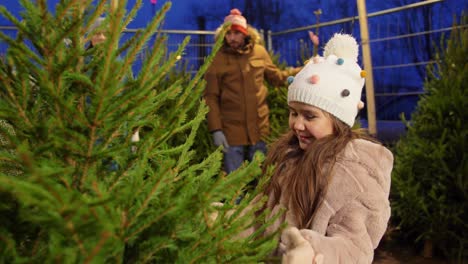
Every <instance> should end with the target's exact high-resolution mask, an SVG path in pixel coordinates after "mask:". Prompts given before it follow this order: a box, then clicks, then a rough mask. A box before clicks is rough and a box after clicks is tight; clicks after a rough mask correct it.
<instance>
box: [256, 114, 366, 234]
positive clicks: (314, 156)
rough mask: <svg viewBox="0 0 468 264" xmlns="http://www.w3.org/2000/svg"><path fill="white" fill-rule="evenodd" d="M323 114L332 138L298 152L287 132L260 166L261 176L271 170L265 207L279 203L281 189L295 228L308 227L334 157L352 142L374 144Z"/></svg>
mask: <svg viewBox="0 0 468 264" xmlns="http://www.w3.org/2000/svg"><path fill="white" fill-rule="evenodd" d="M323 113H324V114H325V115H326V116H327V118H331V120H332V124H333V134H332V135H329V136H327V137H325V138H322V139H318V140H314V141H313V142H312V143H311V144H310V145H309V147H308V148H307V149H306V150H302V149H301V148H300V147H299V142H298V139H297V137H296V136H295V134H294V132H293V131H290V132H288V133H286V134H285V135H283V136H282V137H281V138H280V139H279V140H278V141H277V142H276V143H275V144H273V145H272V147H271V148H270V149H269V151H268V154H267V157H266V160H265V163H264V166H263V169H264V172H265V173H266V170H267V169H268V168H269V167H270V166H271V165H274V166H275V168H274V170H273V174H272V176H271V180H270V182H269V184H267V185H266V187H265V189H264V194H265V195H273V203H270V204H269V206H270V207H273V206H274V205H276V204H278V203H279V202H280V197H281V195H282V193H281V190H282V188H281V186H283V189H284V192H285V194H288V197H286V199H287V200H286V201H288V204H289V205H290V206H291V207H290V208H288V210H290V212H291V213H292V214H293V215H294V217H295V219H296V221H297V225H298V228H310V227H311V224H312V221H313V218H314V214H315V212H316V211H317V208H318V207H319V206H320V204H321V202H322V199H323V197H324V195H325V193H326V191H327V188H328V183H329V182H330V175H331V171H332V169H333V166H334V164H335V162H336V157H337V154H338V153H340V152H341V151H342V150H343V149H344V148H345V146H346V144H348V142H350V141H351V140H353V139H356V138H365V139H368V140H371V141H375V140H374V139H373V138H372V137H370V136H368V135H366V134H365V133H364V132H363V130H352V129H351V128H350V127H349V126H348V125H346V124H344V123H343V122H341V121H340V120H338V119H337V118H335V117H334V116H332V115H330V114H328V113H327V112H323ZM280 177H282V179H281V186H280ZM266 207H267V205H265V207H264V208H266ZM270 209H271V208H270Z"/></svg>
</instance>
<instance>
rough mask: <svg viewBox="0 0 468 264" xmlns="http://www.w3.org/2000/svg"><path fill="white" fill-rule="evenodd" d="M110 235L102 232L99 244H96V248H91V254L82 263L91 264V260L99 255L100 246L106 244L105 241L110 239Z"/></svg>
mask: <svg viewBox="0 0 468 264" xmlns="http://www.w3.org/2000/svg"><path fill="white" fill-rule="evenodd" d="M111 235H112V234H111V233H110V232H108V231H105V232H102V234H101V238H100V239H99V242H98V243H97V244H96V246H95V247H94V248H93V250H92V251H91V254H90V255H88V256H87V257H86V259H85V260H84V262H83V263H92V262H93V258H94V257H95V256H96V255H97V254H98V253H99V251H100V250H101V248H102V246H103V245H104V244H105V243H106V241H107V240H108V239H109V238H110V237H111Z"/></svg>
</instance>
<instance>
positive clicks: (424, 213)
mask: <svg viewBox="0 0 468 264" xmlns="http://www.w3.org/2000/svg"><path fill="white" fill-rule="evenodd" d="M461 20H462V22H463V23H461V25H462V26H457V25H455V26H454V27H453V29H452V32H451V36H450V38H448V39H446V38H442V41H441V43H440V45H438V46H439V47H438V48H436V52H435V63H434V64H432V65H429V67H428V68H427V69H428V70H427V79H426V82H425V85H424V89H425V94H424V95H422V97H421V98H420V100H419V102H418V105H417V108H416V110H415V112H414V113H413V115H412V119H411V122H409V123H408V131H407V134H406V136H405V137H403V138H402V139H401V140H400V141H399V142H398V143H397V146H396V150H395V168H394V170H393V178H392V186H393V190H392V194H393V197H392V211H393V220H394V221H395V223H396V224H397V225H398V228H399V229H400V233H401V234H404V235H405V238H406V239H411V240H413V241H414V240H415V241H418V243H417V244H418V245H420V248H421V247H422V246H423V244H424V248H425V252H426V253H429V254H428V255H430V254H431V253H430V252H431V251H432V250H433V251H435V254H437V253H442V254H443V255H444V256H445V257H447V258H449V259H451V260H454V261H456V262H458V263H466V261H467V260H468V254H467V252H468V250H467V245H468V227H467V219H468V206H467V205H468V203H467V201H468V153H467V150H468V123H467V121H468V111H467V109H468V86H467V84H468V63H467V62H468V61H467V59H466V56H467V54H468V29H467V28H466V22H467V20H466V17H462V19H461Z"/></svg>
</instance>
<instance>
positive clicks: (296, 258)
mask: <svg viewBox="0 0 468 264" xmlns="http://www.w3.org/2000/svg"><path fill="white" fill-rule="evenodd" d="M280 250H282V251H283V252H284V253H283V257H282V263H283V264H303V263H304V264H305V263H307V264H310V263H313V264H322V263H323V255H322V254H316V253H315V251H314V249H313V248H312V246H311V245H310V243H309V241H307V240H306V239H305V238H304V237H303V236H302V235H301V233H300V232H299V230H298V229H297V228H296V227H288V228H286V229H285V230H284V231H283V233H282V234H281V243H280Z"/></svg>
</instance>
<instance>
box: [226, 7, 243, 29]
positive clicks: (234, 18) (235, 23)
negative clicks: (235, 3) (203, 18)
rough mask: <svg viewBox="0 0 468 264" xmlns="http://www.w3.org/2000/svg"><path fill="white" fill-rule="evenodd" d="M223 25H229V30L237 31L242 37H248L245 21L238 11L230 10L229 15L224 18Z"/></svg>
mask: <svg viewBox="0 0 468 264" xmlns="http://www.w3.org/2000/svg"><path fill="white" fill-rule="evenodd" d="M224 23H231V30H237V31H239V32H242V33H243V34H244V35H248V32H247V20H246V19H245V17H243V16H242V13H241V12H240V11H239V9H237V8H234V9H231V12H230V13H229V15H228V16H226V17H225V18H224Z"/></svg>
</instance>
